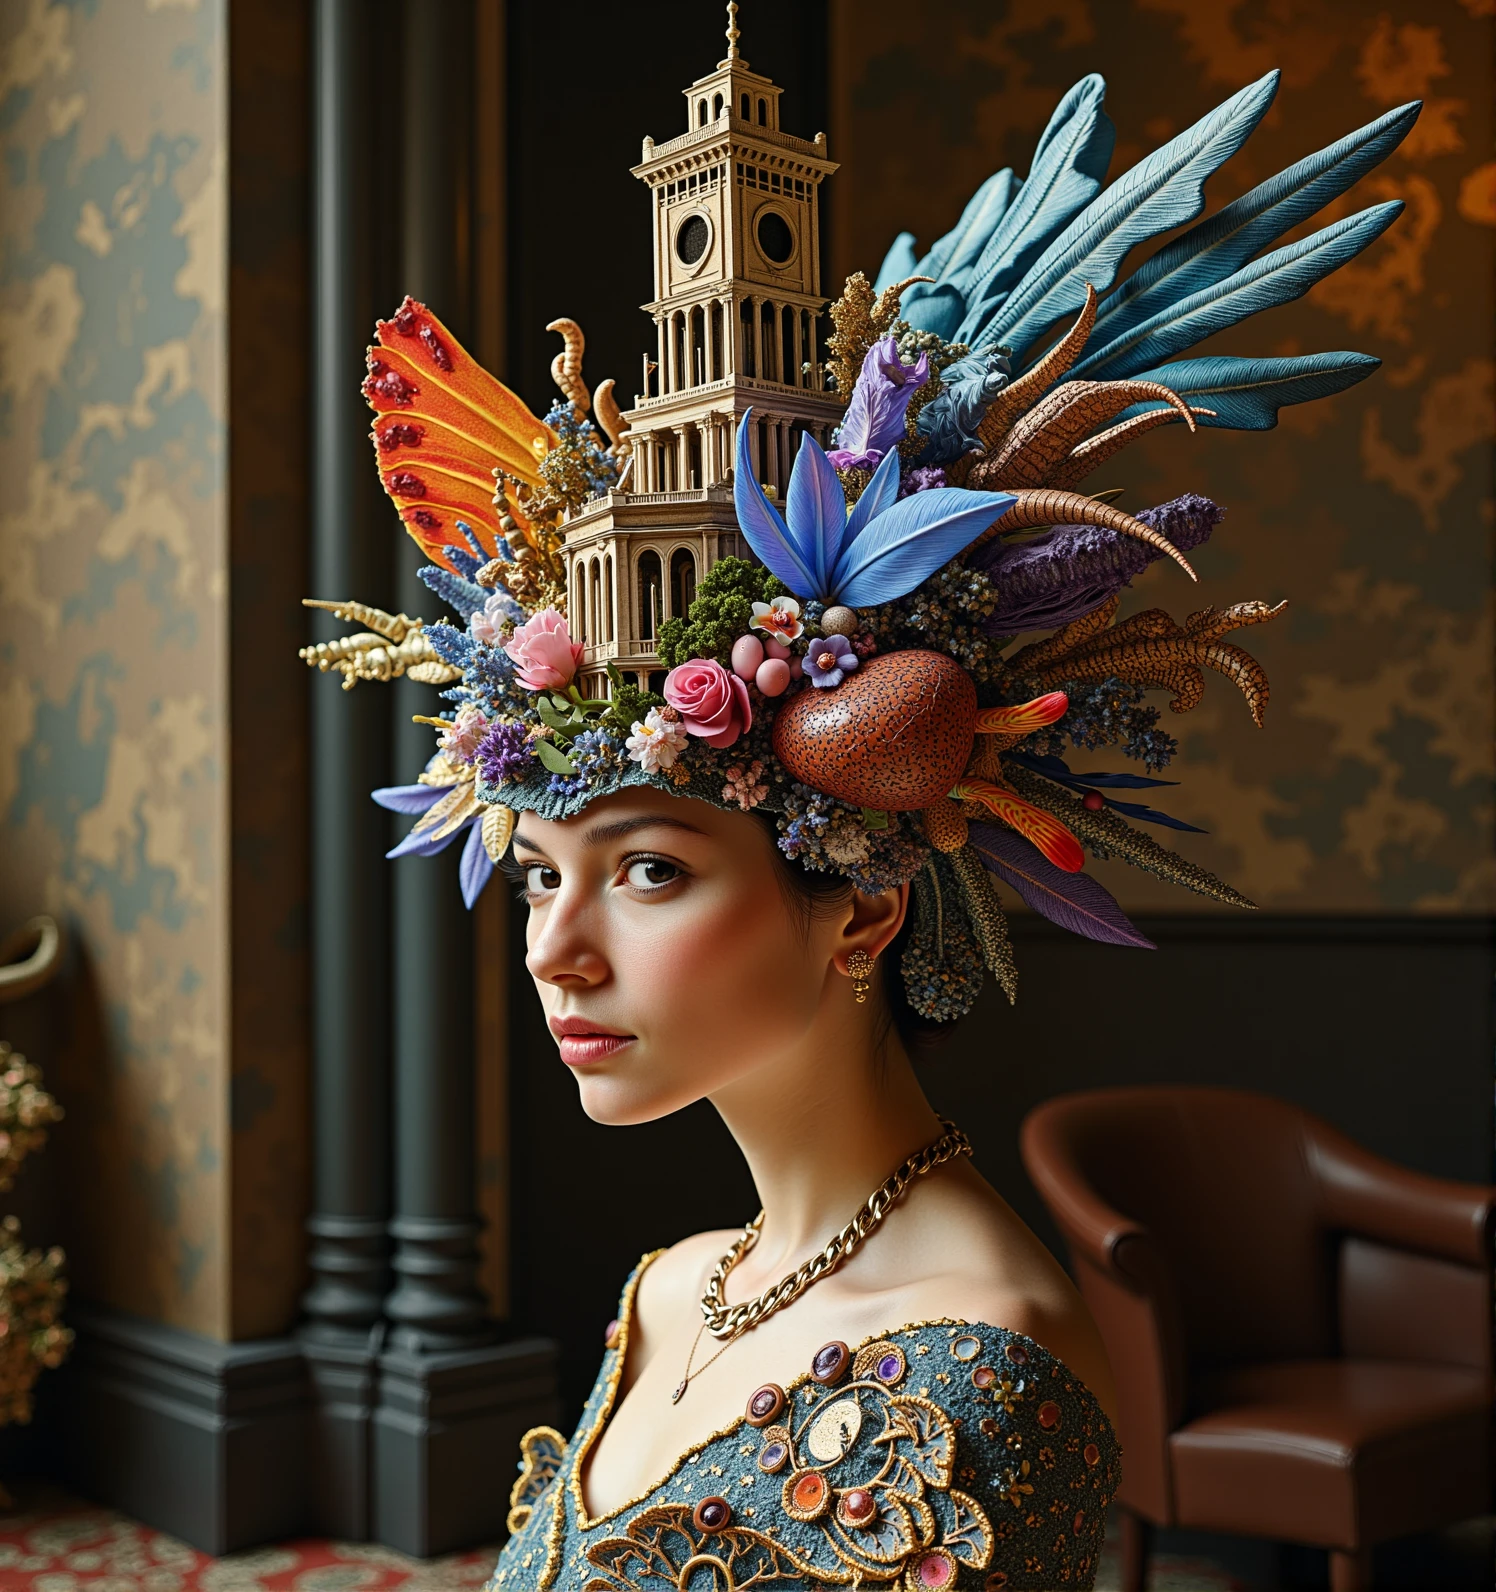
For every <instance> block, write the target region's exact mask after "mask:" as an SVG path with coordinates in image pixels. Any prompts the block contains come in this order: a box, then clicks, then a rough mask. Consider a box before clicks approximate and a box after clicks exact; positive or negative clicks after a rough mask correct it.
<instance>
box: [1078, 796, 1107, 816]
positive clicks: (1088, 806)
mask: <svg viewBox="0 0 1496 1592" xmlns="http://www.w3.org/2000/svg"><path fill="white" fill-rule="evenodd" d="M1080 804H1081V806H1082V807H1084V808H1085V810H1086V811H1087V812H1088V813H1099V812H1100V811H1101V809H1102V808H1103V807H1105V806H1106V798H1105V797H1104V796H1103V795H1102V794H1101V792H1100V791H1099V790H1088V791H1087V792H1086V794H1085V795H1084V796H1082V797H1081V799H1080Z"/></svg>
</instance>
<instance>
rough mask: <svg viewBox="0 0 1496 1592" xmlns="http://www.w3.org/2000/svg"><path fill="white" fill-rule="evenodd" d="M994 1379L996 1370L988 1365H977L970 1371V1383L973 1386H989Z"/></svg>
mask: <svg viewBox="0 0 1496 1592" xmlns="http://www.w3.org/2000/svg"><path fill="white" fill-rule="evenodd" d="M996 1381H997V1372H996V1371H994V1370H993V1369H992V1367H991V1366H990V1365H979V1366H978V1367H977V1368H976V1370H975V1371H973V1372H972V1373H971V1385H972V1386H973V1387H991V1386H992V1385H993V1383H994V1382H996Z"/></svg>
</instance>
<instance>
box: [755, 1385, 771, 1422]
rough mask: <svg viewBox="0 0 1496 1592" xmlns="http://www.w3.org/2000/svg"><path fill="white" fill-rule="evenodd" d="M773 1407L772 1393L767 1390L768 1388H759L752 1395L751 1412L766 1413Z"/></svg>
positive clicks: (756, 1413)
mask: <svg viewBox="0 0 1496 1592" xmlns="http://www.w3.org/2000/svg"><path fill="white" fill-rule="evenodd" d="M773 1408H774V1395H773V1394H772V1393H771V1392H770V1391H769V1390H768V1388H760V1389H759V1391H758V1392H757V1393H755V1394H754V1395H753V1413H754V1414H755V1415H767V1414H768V1413H769V1411H770V1410H772V1409H773Z"/></svg>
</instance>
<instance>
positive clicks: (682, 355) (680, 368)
mask: <svg viewBox="0 0 1496 1592" xmlns="http://www.w3.org/2000/svg"><path fill="white" fill-rule="evenodd" d="M670 325H671V329H672V333H673V336H674V340H675V347H674V349H673V350H672V353H673V355H674V357H673V359H672V361H671V363H672V364H673V366H674V370H673V372H672V376H671V390H672V391H674V392H679V391H680V390H681V388H682V387H684V386H685V385H686V317H685V315H684V314H683V313H682V312H681V311H680V310H677V311H676V312H675V314H674V315H672V316H671V317H670Z"/></svg>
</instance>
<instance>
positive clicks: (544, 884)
mask: <svg viewBox="0 0 1496 1592" xmlns="http://www.w3.org/2000/svg"><path fill="white" fill-rule="evenodd" d="M560 887H561V875H560V874H559V873H557V872H556V870H555V869H554V868H548V867H546V865H545V864H544V863H541V862H532V863H531V864H530V866H529V867H528V868H526V869H525V889H526V890H528V891H529V892H530V894H531V895H546V894H547V893H549V892H550V891H552V890H558V889H560Z"/></svg>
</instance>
